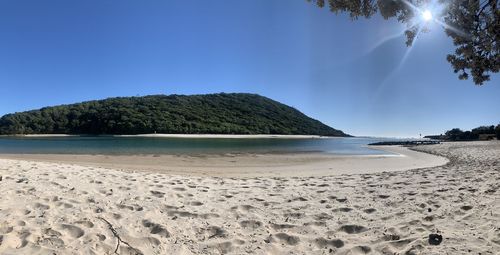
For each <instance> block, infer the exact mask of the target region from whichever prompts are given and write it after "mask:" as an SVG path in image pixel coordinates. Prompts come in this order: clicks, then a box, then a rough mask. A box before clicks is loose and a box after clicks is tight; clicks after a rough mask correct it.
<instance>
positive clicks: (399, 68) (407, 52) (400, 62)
mask: <svg viewBox="0 0 500 255" xmlns="http://www.w3.org/2000/svg"><path fill="white" fill-rule="evenodd" d="M421 31H422V28H421V27H419V29H418V30H417V33H416V34H415V40H414V41H413V44H412V46H409V47H408V48H407V49H406V51H405V54H404V55H403V57H402V58H401V61H399V64H398V66H396V68H394V70H392V72H390V73H389V74H388V75H387V76H386V77H385V79H384V80H383V81H382V82H381V83H380V85H379V86H378V88H377V90H376V91H375V97H378V96H379V95H380V93H381V92H382V91H383V89H384V88H385V86H386V85H387V82H388V81H389V80H390V79H391V78H392V77H393V76H394V75H395V74H396V73H397V72H399V70H401V68H402V67H403V65H404V64H405V62H406V60H407V59H408V57H409V56H410V53H411V52H412V50H413V47H414V45H416V43H417V39H418V35H419V34H420V32H421Z"/></svg>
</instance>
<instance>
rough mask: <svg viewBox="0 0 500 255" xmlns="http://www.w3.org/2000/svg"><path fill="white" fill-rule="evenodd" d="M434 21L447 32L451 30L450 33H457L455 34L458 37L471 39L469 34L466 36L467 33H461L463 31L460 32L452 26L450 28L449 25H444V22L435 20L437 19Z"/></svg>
mask: <svg viewBox="0 0 500 255" xmlns="http://www.w3.org/2000/svg"><path fill="white" fill-rule="evenodd" d="M435 21H436V22H437V23H438V24H439V25H441V26H443V27H444V28H445V29H449V30H451V31H453V32H455V33H457V34H459V35H460V36H463V37H467V38H470V37H471V35H470V34H467V33H465V32H463V31H461V30H460V29H458V28H455V27H453V26H451V25H448V24H446V23H445V22H443V21H441V20H437V19H436V20H435Z"/></svg>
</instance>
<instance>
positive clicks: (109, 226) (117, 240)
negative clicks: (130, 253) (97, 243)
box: [98, 217, 142, 254]
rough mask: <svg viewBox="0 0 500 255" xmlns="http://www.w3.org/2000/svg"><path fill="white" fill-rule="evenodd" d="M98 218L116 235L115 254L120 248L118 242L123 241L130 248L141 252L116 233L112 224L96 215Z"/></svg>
mask: <svg viewBox="0 0 500 255" xmlns="http://www.w3.org/2000/svg"><path fill="white" fill-rule="evenodd" d="M98 219H100V220H102V221H103V222H104V223H106V225H108V228H109V230H110V231H111V233H113V235H114V236H115V237H116V248H115V254H118V248H120V244H121V243H123V244H125V245H127V246H128V247H129V248H130V249H132V250H134V251H135V252H136V253H137V254H142V253H141V252H139V250H137V249H136V248H134V247H132V245H130V244H129V243H127V242H126V241H124V240H123V239H122V238H121V237H120V235H119V234H118V232H116V229H115V228H114V227H113V225H112V224H111V223H110V222H109V221H108V220H106V219H104V218H102V217H98Z"/></svg>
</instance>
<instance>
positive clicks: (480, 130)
mask: <svg viewBox="0 0 500 255" xmlns="http://www.w3.org/2000/svg"><path fill="white" fill-rule="evenodd" d="M481 135H486V136H490V137H491V136H493V135H496V136H497V138H499V139H500V124H499V125H498V126H497V127H496V128H495V126H481V127H477V128H474V129H472V130H471V131H462V130H460V129H458V128H454V129H452V130H448V131H446V133H445V136H444V138H445V140H450V141H471V140H478V139H479V138H480V137H481Z"/></svg>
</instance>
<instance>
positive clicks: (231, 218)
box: [0, 142, 500, 254]
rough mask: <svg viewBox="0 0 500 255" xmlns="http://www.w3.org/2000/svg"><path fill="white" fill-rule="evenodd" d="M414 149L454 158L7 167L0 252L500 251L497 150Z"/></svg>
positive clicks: (487, 145)
mask: <svg viewBox="0 0 500 255" xmlns="http://www.w3.org/2000/svg"><path fill="white" fill-rule="evenodd" d="M417 149H418V150H423V151H428V152H433V153H436V154H440V155H443V156H446V157H448V158H450V160H451V161H450V162H449V163H448V164H446V165H444V166H437V167H431V168H421V169H418V170H406V171H393V170H396V169H391V172H380V171H379V170H380V169H376V168H375V167H374V168H373V169H374V170H373V171H374V173H370V174H341V175H331V173H332V171H330V174H327V175H325V176H317V174H316V173H314V169H313V168H311V169H308V170H307V169H306V170H307V171H306V172H309V173H311V174H310V175H312V176H307V177H306V176H305V175H304V176H299V177H297V176H293V173H286V174H285V173H283V174H281V176H279V177H251V178H246V177H232V178H228V177H224V178H222V177H204V176H199V174H200V173H199V172H198V173H195V175H173V174H161V173H155V172H124V171H117V170H111V169H105V168H100V167H95V166H79V165H75V164H68V163H50V162H40V161H26V160H14V159H1V160H0V175H1V176H2V180H1V181H0V194H1V196H2V200H1V202H0V254H53V253H56V254H113V253H114V250H115V247H116V245H117V240H118V239H117V238H116V236H115V234H116V235H117V236H119V237H120V239H121V240H122V241H123V242H120V245H119V248H118V253H119V254H136V253H139V254H141V253H142V254H221V253H229V254H332V253H335V254H479V253H481V254H498V253H497V252H498V251H499V250H500V229H499V227H500V226H499V225H498V222H500V213H499V212H500V191H499V190H498V188H499V187H500V143H499V142H475V143H446V144H441V145H433V146H420V147H418V148H417ZM416 155H421V154H420V153H417V154H416ZM424 155H425V154H424ZM394 158H396V159H398V158H404V157H386V158H371V159H374V160H381V161H385V160H390V159H394ZM362 159H367V158H364V157H363V158H359V159H358V160H362ZM259 160H260V159H257V160H255V161H259ZM326 161H328V160H326ZM83 163H85V162H83ZM313 163H314V162H313ZM373 164H374V166H375V165H376V163H373ZM139 165H140V164H139ZM387 167H389V166H387ZM415 167H418V166H416V165H415ZM153 170H154V169H152V170H151V171H153ZM156 171H157V170H156ZM200 171H201V170H200ZM210 173H211V172H210V171H208V172H206V173H205V174H210ZM287 174H288V176H287ZM108 222H109V224H111V225H108ZM110 227H111V228H112V230H113V231H114V233H115V234H114V233H113V231H112V230H110ZM431 233H440V234H442V235H443V237H444V240H443V242H442V243H441V244H440V245H438V246H432V245H429V244H428V241H427V240H428V235H429V234H431ZM129 245H130V246H129ZM130 247H134V248H130Z"/></svg>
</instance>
